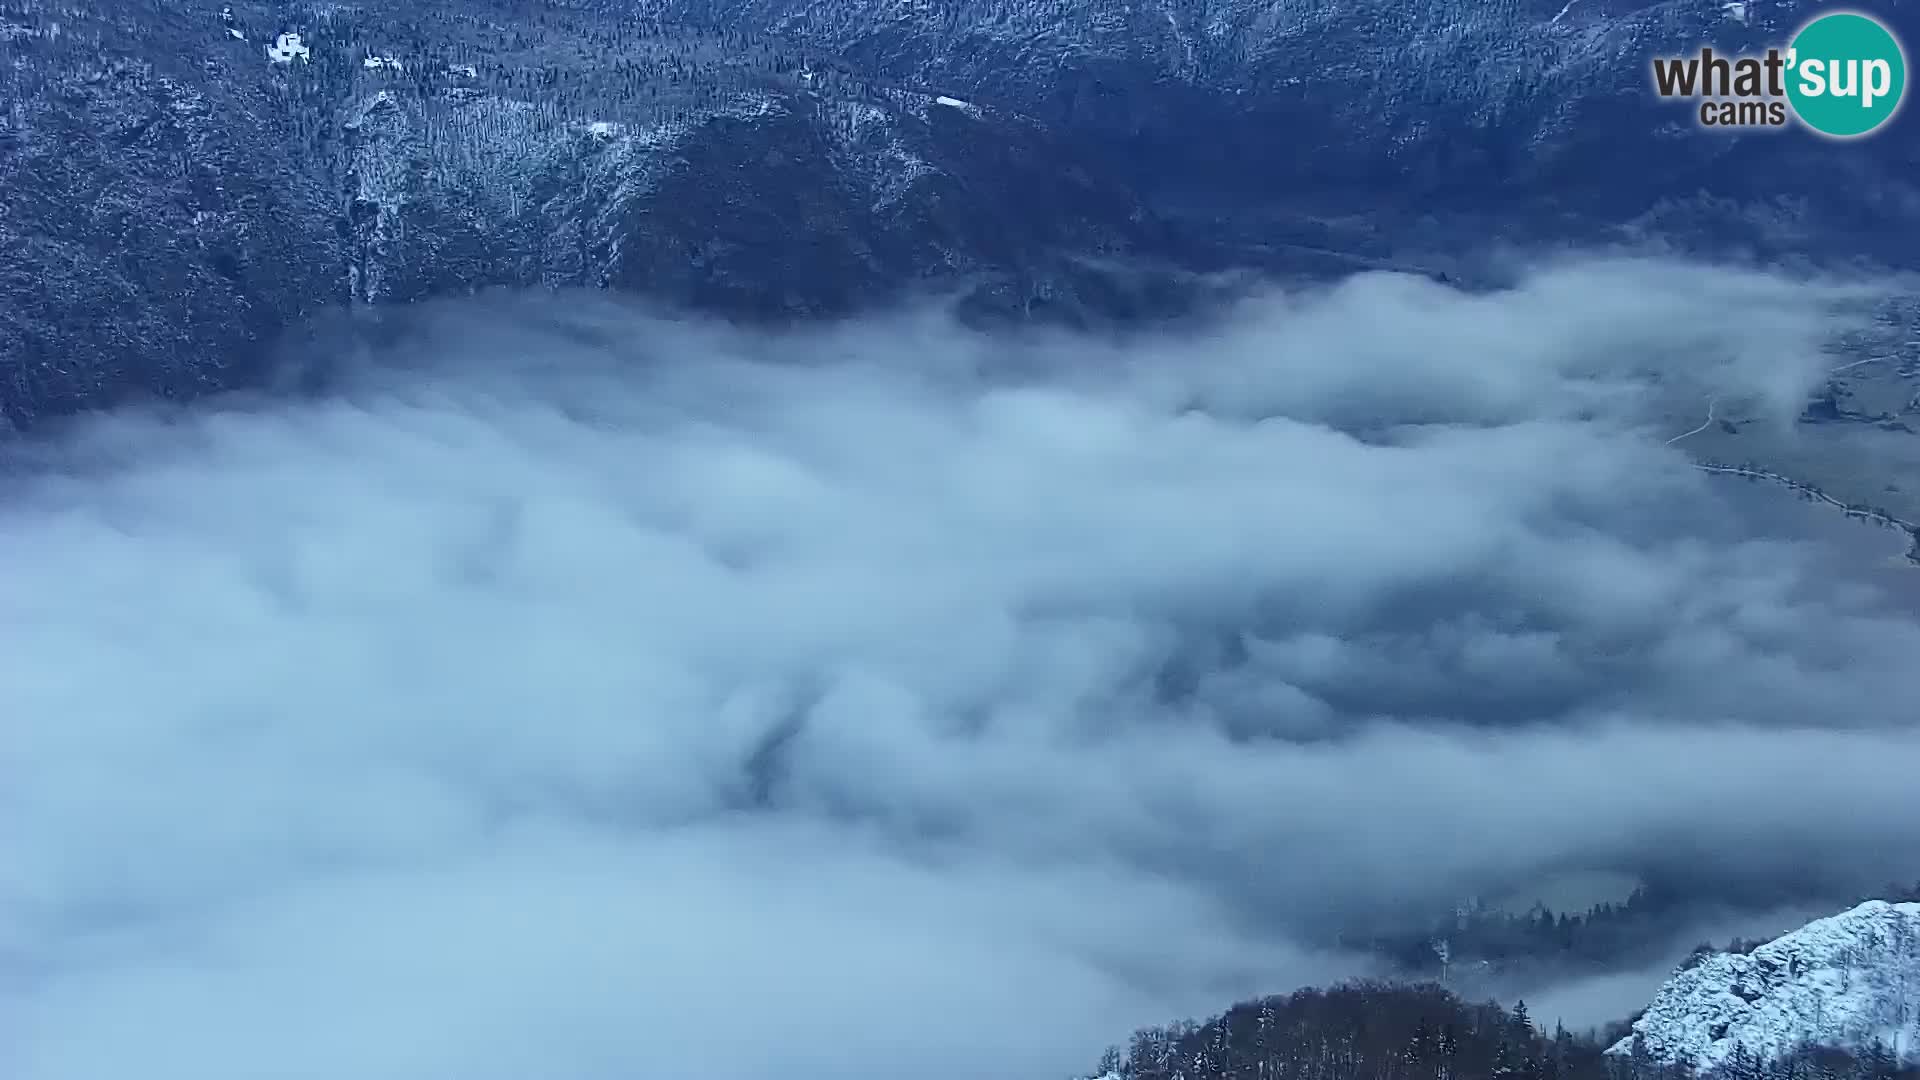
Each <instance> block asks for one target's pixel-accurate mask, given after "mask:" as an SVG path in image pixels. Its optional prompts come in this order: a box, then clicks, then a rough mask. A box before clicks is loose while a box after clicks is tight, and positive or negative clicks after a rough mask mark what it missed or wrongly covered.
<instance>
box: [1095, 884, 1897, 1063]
mask: <svg viewBox="0 0 1920 1080" xmlns="http://www.w3.org/2000/svg"><path fill="white" fill-rule="evenodd" d="M1095 1075H1096V1076H1099V1077H1105V1078H1109V1080H1225V1078H1229V1077H1231V1078H1236V1080H1237V1078H1243V1077H1257V1078H1259V1080H1295V1078H1298V1080H1477V1078H1483V1077H1485V1078H1497V1077H1515V1078H1525V1080H1588V1078H1592V1080H1650V1078H1662V1080H1665V1078H1679V1077H1694V1076H1705V1077H1711V1078H1714V1080H1912V1078H1915V1077H1920V903H1912V902H1907V903H1889V902H1887V901H1884V900H1875V901H1869V902H1867V903H1864V904H1861V905H1859V906H1857V907H1855V908H1853V909H1851V910H1849V911H1846V912H1842V913H1840V914H1838V915H1835V916H1832V917H1830V918H1826V919H1820V920H1816V921H1815V922H1813V923H1810V924H1808V925H1807V926H1805V927H1802V928H1800V929H1798V930H1794V931H1791V932H1789V933H1787V934H1783V935H1781V936H1780V937H1778V938H1776V939H1774V940H1773V941H1769V942H1765V943H1759V944H1753V943H1736V945H1735V946H1734V947H1733V948H1731V949H1729V950H1724V951H1722V950H1705V949H1703V950H1701V951H1698V952H1696V953H1695V955H1694V956H1692V957H1690V958H1689V959H1688V961H1687V962H1686V963H1685V964H1684V965H1682V967H1681V969H1680V970H1679V971H1677V972H1675V973H1674V975H1673V977H1672V978H1670V979H1669V980H1668V981H1667V983H1666V984H1665V985H1664V986H1663V987H1662V988H1661V989H1660V991H1659V992H1658V993H1657V994H1656V995H1655V997H1654V1000H1653V1002H1652V1004H1651V1005H1650V1006H1649V1008H1647V1009H1646V1010H1644V1011H1643V1012H1642V1013H1641V1014H1640V1015H1638V1016H1636V1017H1634V1018H1633V1019H1632V1021H1631V1022H1630V1023H1629V1022H1622V1023H1620V1024H1617V1025H1613V1026H1611V1027H1610V1028H1608V1029H1607V1030H1604V1031H1598V1032H1590V1033H1584V1034H1579V1035H1576V1034H1573V1033H1570V1032H1568V1031H1567V1030H1566V1029H1565V1027H1564V1026H1561V1025H1558V1024H1555V1025H1553V1028H1552V1030H1551V1031H1550V1032H1547V1031H1543V1030H1542V1029H1541V1028H1540V1027H1539V1026H1536V1023H1535V1021H1534V1018H1533V1017H1531V1016H1530V1015H1529V1013H1528V1010H1527V1007H1526V1004H1525V1002H1520V1003H1518V1004H1516V1005H1515V1006H1514V1007H1513V1008H1512V1009H1505V1008H1502V1007H1501V1006H1499V1005H1496V1004H1492V1003H1485V1004H1473V1003H1470V1002H1467V1001H1463V1000H1462V999H1460V998H1459V997H1456V996H1455V995H1453V994H1452V993H1450V992H1449V991H1448V990H1446V989H1445V988H1443V987H1441V986H1439V985H1437V984H1424V985H1412V986H1409V985H1403V984H1402V985H1396V984H1389V983H1378V982H1360V983H1352V984H1347V985H1343V986H1338V987H1335V988H1333V989H1330V990H1303V991H1300V992H1297V993H1294V994H1290V995H1284V996H1277V997H1269V998H1263V999H1260V1000H1257V1001H1249V1002H1243V1003H1241V1004H1239V1005H1236V1006H1234V1007H1233V1008H1231V1009H1229V1010H1227V1011H1226V1012H1225V1013H1224V1014H1222V1015H1220V1016H1217V1017H1213V1018H1211V1019H1208V1020H1206V1021H1205V1022H1202V1023H1194V1022H1183V1023H1177V1024H1173V1025H1169V1026H1166V1027H1160V1028H1150V1029H1145V1030H1142V1031H1139V1032H1136V1033H1135V1034H1134V1035H1133V1037H1132V1039H1131V1040H1130V1041H1129V1042H1128V1043H1127V1045H1126V1046H1124V1047H1114V1048H1112V1049H1110V1050H1109V1051H1108V1052H1107V1056H1106V1058H1105V1060H1103V1061H1102V1062H1101V1064H1100V1066H1099V1068H1098V1069H1097V1070H1096V1073H1095Z"/></svg>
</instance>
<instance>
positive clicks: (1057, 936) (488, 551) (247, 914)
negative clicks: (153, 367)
mask: <svg viewBox="0 0 1920 1080" xmlns="http://www.w3.org/2000/svg"><path fill="white" fill-rule="evenodd" d="M1861 296H1862V290H1860V289H1857V288H1855V287H1852V286H1846V285H1840V284H1832V283H1808V282H1804V281H1795V280H1789V279H1786V278H1781V277H1774V276H1769V275H1765V274H1760V273H1755V272H1750V271H1740V270H1724V269H1709V268H1702V267H1698V266H1689V265H1681V264H1671V263H1659V262H1645V261H1623V260H1595V261H1585V262H1569V263H1565V264H1560V265H1556V266H1549V267H1544V268H1542V269H1540V270H1539V271H1538V272H1537V273H1535V274H1533V275H1532V276H1531V277H1529V278H1528V279H1526V280H1525V281H1524V282H1522V283H1521V284H1520V285H1519V286H1518V287H1516V288H1514V289H1511V290H1507V291H1503V292H1499V293H1494V294H1489V295H1480V296H1468V295H1465V294H1462V293H1459V292H1455V291H1452V290H1449V289H1446V288H1443V287H1441V286H1438V285H1434V284H1431V283H1428V282H1425V281H1420V280H1416V279H1410V278H1403V277H1396V276H1385V275H1382V276H1372V277H1364V278H1359V279H1355V280H1352V281H1350V282H1348V283H1346V284H1344V285H1342V286H1340V287H1337V288H1334V289H1330V290H1326V291H1319V292H1313V293H1303V294H1298V295H1272V296H1266V297H1262V298H1260V299H1259V300H1257V301H1254V302H1250V303H1248V304H1247V305H1245V306H1244V307H1243V308H1242V309H1241V310H1239V311H1237V312H1236V313H1234V314H1233V316H1232V317H1230V318H1228V319H1226V320H1224V321H1223V322H1221V323H1220V324H1219V325H1217V326H1214V327H1212V328H1211V329H1210V330H1208V331H1206V332H1204V333H1202V332H1196V331H1191V330H1188V331H1183V332H1181V333H1180V334H1177V335H1176V334H1167V335H1163V336H1158V337H1148V338H1133V339H1128V340H1125V341H1117V340H1109V339H1104V338H1102V339H1095V338H1093V337H1073V336H1064V335H1044V334H1043V335H1037V336H1030V337H1021V338H1007V337H1001V336H990V335H984V334H980V333H976V332H971V331H967V330H964V329H961V328H959V327H957V326H956V325H955V324H954V323H953V322H952V321H951V320H949V319H947V318H945V317H944V316H942V315H941V314H939V313H938V312H934V311H909V312H903V313H898V314H895V315H891V316H887V317H876V318H872V319H868V320H864V321H859V322H854V323H847V324H841V325H837V326H833V327H827V328H816V329H811V330H804V331H801V330H796V331H787V332H778V333H776V332H770V331H769V332H760V331H747V330H738V329H729V328H725V327H719V326H713V325H708V324H704V323H699V322H694V321H688V320H683V319H677V318H671V317H663V316H660V315H657V314H648V313H645V312H637V311H634V310H632V309H629V308H625V307H622V306H620V305H618V304H616V303H613V302H611V301H609V300H607V299H605V298H594V297H566V298H558V299H556V298H553V297H537V298H518V299H511V298H492V299H488V300H484V301H473V302H466V303H460V304H452V305H447V306H442V307H434V308H423V309H422V310H421V311H420V312H419V313H418V314H417V315H415V316H412V317H410V318H409V323H408V325H407V326H406V327H405V329H404V332H402V333H399V334H396V335H394V336H393V339H392V341H391V342H390V343H389V344H387V345H383V346H381V347H379V348H377V349H373V350H371V351H370V352H369V353H366V354H364V355H355V354H352V353H350V352H346V351H342V352H337V353H332V354H328V355H327V356H325V357H324V358H323V359H324V360H325V361H326V363H325V364H323V365H322V366H321V369H319V370H317V371H309V372H308V373H307V374H308V376H309V378H310V381H311V383H312V387H311V392H309V393H305V394H300V395H294V394H282V395H278V396H271V397H248V398H235V399H232V400H228V401H220V402H208V403H203V404H201V405H199V406H196V407H194V408H192V409H189V410H185V411H173V412H169V413H165V414H162V413H157V412H153V411H145V410H129V411H127V412H124V413H122V414H119V415H114V416H108V417H104V418H99V419H97V420H94V421H91V422H88V423H85V424H81V425H77V426H75V427H74V428H73V429H72V430H69V431H66V432H63V433H61V434H59V435H57V436H54V437H51V438H49V439H42V440H40V441H38V442H36V443H34V444H31V445H22V446H17V447H11V448H7V449H6V450H5V451H4V453H5V454H7V455H8V457H9V459H10V460H9V462H8V469H7V472H6V475H5V477H4V480H0V725H3V726H4V732H5V734H4V738H3V739H0V1018H4V1019H0V1027H5V1028H12V1029H13V1031H12V1033H11V1034H7V1035H5V1036H4V1037H0V1071H4V1072H5V1073H6V1075H8V1076H10V1077H17V1078H18V1080H79V1078H83V1077H86V1078H93V1077H102V1076H115V1075H127V1074H128V1073H129V1072H134V1073H138V1074H139V1075H141V1076H143V1077H148V1078H152V1080H169V1078H181V1080H187V1078H191V1080H226V1078H236V1080H238V1078H255V1077H262V1076H273V1077H280V1078H285V1080H302V1078H309V1077H310V1078H313V1080H322V1078H325V1080H336V1078H339V1077H345V1076H351V1077H355V1078H358V1080H385V1078H392V1080H439V1078H447V1080H452V1078H456V1077H457V1078H460V1080H492V1078H501V1080H505V1078H509V1077H512V1078H519V1077H525V1076H530V1075H540V1076H549V1077H580V1078H588V1077H595V1078H597V1077H609V1078H610V1077H618V1076H702V1077H707V1078H709V1080H735V1078H748V1077H756V1078H757V1077H770V1076H774V1075H779V1076H782V1077H786V1078H803V1080H804V1078H822V1080H824V1078H828V1077H849V1078H855V1080H859V1078H872V1080H882V1078H893V1077H898V1076H902V1075H914V1076H918V1077H922V1078H926V1080H948V1078H951V1080H977V1078H979V1077H983V1076H1007V1077H1020V1076H1031V1077H1036V1078H1039V1077H1058V1076H1061V1075H1063V1074H1064V1073H1066V1072H1069V1071H1071V1070H1075V1069H1079V1068H1084V1067H1085V1066H1087V1065H1089V1064H1091V1062H1092V1061H1093V1059H1094V1058H1095V1057H1096V1056H1097V1054H1098V1052H1099V1050H1100V1048H1101V1047H1102V1046H1103V1045H1105V1044H1106V1043H1107V1042H1109V1041H1112V1040H1115V1039H1119V1038H1122V1037H1124V1036H1125V1034H1126V1032H1127V1031H1128V1030H1129V1029H1130V1028H1131V1027H1132V1026H1133V1025H1135V1024H1140V1023H1148V1022H1159V1021H1162V1020H1165V1019H1169V1018H1171V1017H1175V1016H1180V1015H1195V1014H1202V1013H1206V1012H1209V1011H1213V1010H1217V1009H1218V1008H1220V1007H1222V1006H1224V1005H1225V1004H1227V1003H1228V1001H1229V1000H1231V999H1232V998H1233V997H1234V996H1236V995H1244V994H1249V993H1255V992H1268V991H1277V990H1283V989H1287V988H1290V987H1292V986H1296V985H1300V984H1303V983H1307V982H1319V981H1325V980H1329V979H1333V978H1338V977H1341V976H1343V975H1350V974H1355V973H1358V972H1361V971H1363V970H1365V969H1366V966H1367V962H1366V961H1364V960H1362V959H1361V958H1358V957H1355V956H1351V955H1339V954H1335V953H1331V952H1328V951H1327V950H1326V949H1325V948H1324V947H1323V945H1322V944H1321V943H1322V942H1324V941H1325V940H1326V939H1325V937H1324V936H1323V934H1324V931H1325V930H1326V929H1327V928H1328V927H1330V926H1331V925H1332V924H1333V923H1334V922H1335V921H1337V919H1338V918H1340V917H1344V916H1345V915H1347V914H1349V913H1353V912H1368V911H1378V910H1386V909H1390V908H1394V907H1397V906H1399V905H1403V904H1405V905H1418V904H1434V905H1440V906H1442V907H1444V906H1446V905H1450V904H1452V903H1453V902H1454V901H1455V900H1456V899H1458V898H1461V897H1464V896H1469V895H1494V894H1511V893H1512V892H1514V891H1515V890H1521V891H1524V890H1525V888H1526V887H1527V885H1528V883H1529V882H1533V881H1541V880H1545V879H1547V878H1549V877H1553V876H1564V875H1568V874H1582V873H1609V874H1615V875H1630V876H1637V875H1644V874H1650V873H1661V872H1676V871H1679V870H1685V871H1686V872H1688V873H1690V874H1695V875H1698V876H1700V877H1701V878H1703V879H1709V880H1712V879H1719V880H1725V881H1742V880H1765V879H1769V878H1772V877H1779V876H1784V875H1794V876H1797V877H1799V878H1805V879H1811V880H1813V881H1816V882H1818V883H1823V884H1826V885H1830V886H1832V887H1833V888H1835V889H1845V888H1849V887H1852V886H1853V885H1855V884H1859V885H1861V886H1863V887H1864V886H1866V885H1869V884H1873V883H1878V882H1880V881H1883V880H1885V879H1887V878H1888V877H1891V876H1896V875H1898V874H1902V873H1904V874H1906V875H1907V876H1909V877H1911V876H1912V875H1913V868H1912V867H1911V866H1908V867H1904V868H1903V867H1893V866H1889V865H1888V864H1887V863H1886V861H1885V860H1886V859H1887V858H1888V857H1889V853H1896V852H1912V851H1915V850H1920V785H1916V784H1914V783H1913V763H1914V762H1915V761H1916V760H1920V730H1917V729H1916V726H1915V720H1914V715H1913V702H1914V701H1916V700H1920V669H1917V668H1916V667H1915V666H1914V665H1913V662H1912V658H1913V657H1915V656H1917V655H1920V623H1916V621H1915V620H1914V618H1913V616H1912V613H1911V612H1908V611H1903V610H1901V609H1900V608H1898V607H1897V606H1891V605H1889V604H1887V603H1885V602H1884V601H1883V598H1881V597H1880V596H1878V595H1877V594H1876V593H1874V592H1873V591H1872V590H1871V589H1869V588H1867V587H1865V586H1863V585H1860V584H1857V583H1850V582H1848V581H1846V580H1841V579H1839V578H1837V577H1836V575H1835V574H1834V573H1833V570H1832V566H1831V560H1824V559H1822V558H1821V557H1820V555H1819V553H1818V552H1815V551H1812V550H1809V549H1808V548H1806V547H1805V546H1804V545H1799V544H1795V543H1793V542H1789V541H1784V540H1781V539H1778V538H1757V539H1756V538H1754V537H1751V536H1749V535H1745V534H1744V533H1743V532H1742V530H1741V528H1740V527H1739V526H1738V522H1737V519H1736V516H1735V515H1733V514H1731V513H1729V512H1727V509H1726V507H1725V506H1723V505H1722V503H1721V496H1720V494H1719V489H1716V488H1715V487H1714V486H1713V484H1711V483H1710V482H1709V480H1708V479H1707V478H1706V477H1705V476H1703V475H1701V474H1700V473H1698V472H1697V471H1696V470H1694V469H1692V468H1690V467H1689V465H1688V463H1687V461H1686V459H1685V458H1684V456H1683V455H1682V453H1681V452H1680V448H1679V447H1670V446H1665V445H1663V439H1664V438H1665V437H1666V436H1667V435H1670V434H1671V433H1672V432H1671V431H1669V430H1667V429H1666V428H1663V427H1661V426H1660V425H1659V423H1658V422H1657V418H1659V417H1661V416H1664V415H1667V413H1668V412H1669V411H1670V410H1671V408H1672V405H1673V401H1674V400H1675V399H1676V396H1678V397H1679V398H1680V399H1682V400H1685V399H1686V395H1688V394H1694V395H1696V396H1698V397H1704V395H1705V394H1706V393H1709V392H1717V393H1722V394H1728V395H1738V396H1741V397H1743V398H1746V399H1749V400H1752V401H1756V402H1762V403H1765V404H1766V406H1767V408H1768V411H1769V415H1771V416H1773V417H1774V418H1775V420H1776V421H1777V423H1778V425H1779V427H1780V429H1781V431H1782V434H1781V436H1780V437H1783V438H1784V437H1791V432H1790V428H1791V426H1792V416H1793V415H1794V413H1795V412H1796V411H1797V410H1798V408H1799V404H1800V402H1801V401H1802V400H1803V397H1804V394H1805V392H1806V390H1807V388H1808V387H1809V386H1810V385H1812V384H1813V381H1814V380H1815V379H1816V378H1817V377H1818V373H1819V371H1820V370H1821V367H1822V364H1823V360H1822V358H1821V356H1820V355H1819V347H1820V345H1821V343H1822V342H1824V341H1826V340H1827V339H1828V338H1830V337H1831V335H1833V334H1834V333H1835V332H1836V331H1838V330H1840V329H1842V328H1844V326H1845V325H1846V323H1847V320H1848V319H1850V318H1853V317H1855V316H1854V315H1853V314H1850V312H1851V311H1852V310H1853V307H1854V306H1855V302H1856V301H1858V300H1859V299H1860V298H1861ZM1631 977H1632V976H1622V978H1631ZM1611 989H1612V990H1617V988H1611ZM1586 991H1591V993H1586V997H1585V998H1581V996H1580V995H1581V994H1582V993H1585V992H1586ZM1620 996H1622V995H1620V994H1619V993H1617V992H1610V988H1609V987H1608V986H1605V985H1600V986H1598V987H1594V986H1587V987H1584V989H1583V988H1582V987H1569V988H1567V989H1566V996H1565V998H1564V1000H1565V1001H1566V1002H1574V1003H1575V1004H1573V1005H1568V1006H1566V1007H1567V1008H1568V1009H1570V1010H1571V1011H1572V1013H1580V1012H1585V1013H1592V1012H1595V1011H1604V1010H1606V1009H1611V1008H1613V1007H1614V1000H1615V999H1616V998H1618V997H1620ZM1601 999H1604V1001H1602V1002H1601V1004H1597V1005H1595V1004H1592V1003H1593V1002H1595V1001H1601ZM1582 1000H1584V1001H1587V1002H1588V1003H1589V1004H1586V1005H1581V1004H1578V1002H1579V1001H1582ZM1555 1007H1556V1008H1559V1007H1561V1006H1560V1005H1556V1006H1555ZM1536 1012H1538V1010H1536ZM1577 1018H1579V1019H1583V1020H1585V1021H1586V1022H1593V1021H1595V1020H1597V1019H1599V1017H1596V1016H1580V1017H1577ZM9 1059H11V1060H9Z"/></svg>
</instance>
